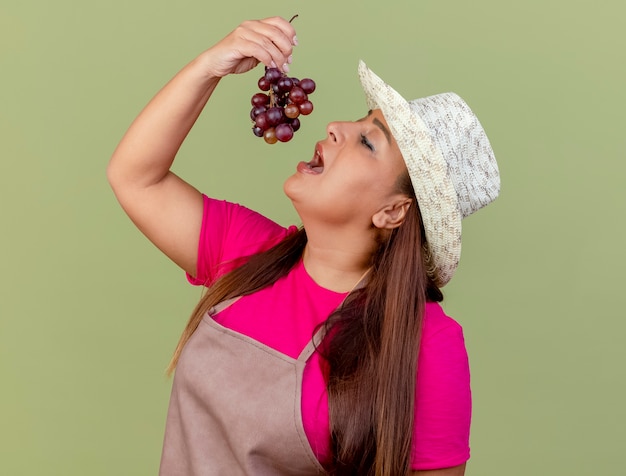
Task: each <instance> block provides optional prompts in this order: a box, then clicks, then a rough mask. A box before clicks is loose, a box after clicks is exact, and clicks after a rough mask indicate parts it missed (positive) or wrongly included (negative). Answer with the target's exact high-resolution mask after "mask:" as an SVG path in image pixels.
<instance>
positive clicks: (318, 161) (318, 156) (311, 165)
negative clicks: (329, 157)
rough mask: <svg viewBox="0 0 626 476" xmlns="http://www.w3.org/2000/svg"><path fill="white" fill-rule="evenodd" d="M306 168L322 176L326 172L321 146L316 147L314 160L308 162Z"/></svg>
mask: <svg viewBox="0 0 626 476" xmlns="http://www.w3.org/2000/svg"><path fill="white" fill-rule="evenodd" d="M306 166H307V168H308V169H310V170H311V171H312V172H314V173H316V174H321V173H322V172H323V171H324V156H323V155H322V149H321V147H320V146H319V145H318V146H316V147H315V154H313V158H312V159H311V161H310V162H307V164H306Z"/></svg>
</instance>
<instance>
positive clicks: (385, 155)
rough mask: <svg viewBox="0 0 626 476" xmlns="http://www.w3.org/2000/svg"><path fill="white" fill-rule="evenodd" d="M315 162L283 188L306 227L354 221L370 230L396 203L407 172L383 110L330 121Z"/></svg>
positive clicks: (304, 164) (304, 165) (305, 164)
mask: <svg viewBox="0 0 626 476" xmlns="http://www.w3.org/2000/svg"><path fill="white" fill-rule="evenodd" d="M326 131H327V136H326V138H325V139H324V140H322V141H320V142H318V143H317V144H316V147H315V152H314V154H313V158H312V159H311V160H310V161H309V162H300V163H299V164H298V166H297V169H296V173H295V174H294V175H292V176H291V177H289V178H288V179H287V180H286V181H285V184H284V190H285V193H286V194H287V196H288V197H289V198H290V199H291V201H292V202H293V204H294V206H295V208H296V210H297V211H298V213H299V215H300V217H301V218H302V220H303V222H305V223H306V221H307V220H306V218H307V217H315V218H316V219H318V220H319V219H321V220H323V221H325V222H326V223H337V224H344V225H345V224H347V223H349V222H355V220H356V222H355V223H358V224H362V225H363V226H368V227H369V226H371V224H372V217H373V215H374V214H375V213H376V212H378V211H379V210H381V209H382V208H384V207H385V206H388V205H389V203H390V202H391V201H393V200H397V198H398V196H399V194H398V191H397V185H396V183H397V179H398V177H399V176H400V174H401V173H403V171H405V170H406V166H405V164H404V160H403V159H402V155H401V153H400V149H399V148H398V145H397V143H396V141H395V139H394V138H393V136H392V135H391V132H390V130H389V128H388V126H387V123H386V121H385V118H384V117H383V115H382V113H381V111H380V110H379V109H376V110H374V111H370V112H369V113H368V115H367V116H366V117H364V118H362V119H359V120H357V121H354V122H331V123H330V124H329V125H328V126H327V128H326Z"/></svg>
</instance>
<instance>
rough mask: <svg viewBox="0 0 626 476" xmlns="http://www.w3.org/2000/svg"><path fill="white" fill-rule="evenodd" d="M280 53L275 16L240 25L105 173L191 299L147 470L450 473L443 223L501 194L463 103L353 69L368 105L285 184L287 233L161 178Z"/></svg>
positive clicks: (464, 451)
mask: <svg viewBox="0 0 626 476" xmlns="http://www.w3.org/2000/svg"><path fill="white" fill-rule="evenodd" d="M296 44H297V40H296V37H295V31H294V29H293V26H292V25H291V24H290V23H289V22H287V21H285V20H284V19H282V18H278V17H275V18H268V19H264V20H259V21H247V22H244V23H242V24H241V25H240V26H238V27H237V28H236V29H235V30H233V31H232V32H231V33H230V34H228V35H227V36H226V37H225V38H224V39H223V40H221V41H220V42H218V43H217V44H216V45H214V46H213V47H211V48H209V49H208V50H206V51H205V52H203V53H202V54H200V55H199V56H198V57H197V58H196V59H194V60H193V61H192V62H191V63H189V64H188V65H187V66H185V67H184V68H183V69H182V70H181V71H180V72H179V73H178V74H177V75H176V76H175V77H174V78H173V79H172V80H171V81H170V82H169V83H168V84H167V85H166V86H165V87H164V88H163V89H162V90H161V91H160V92H159V93H158V94H157V95H156V96H155V97H154V98H153V99H152V100H151V101H150V103H149V104H148V105H147V106H146V108H145V109H144V110H143V111H142V112H141V114H140V115H139V116H138V117H137V118H136V120H135V121H134V122H133V124H132V125H131V127H130V128H129V130H128V132H127V133H126V135H125V136H124V138H123V139H122V141H121V142H120V144H119V146H118V147H117V149H116V151H115V153H114V155H113V157H112V159H111V162H110V165H109V168H108V177H109V181H110V183H111V185H112V187H113V189H114V192H115V194H116V196H117V198H118V200H119V201H120V203H121V205H122V207H123V208H124V210H125V211H126V213H127V214H128V215H129V216H130V218H131V219H132V221H133V222H134V223H135V224H136V225H137V227H138V228H139V229H140V230H141V231H142V232H143V233H144V234H145V235H146V236H147V237H148V238H149V239H150V240H151V241H152V242H153V243H154V244H155V245H156V246H157V247H158V248H160V249H161V250H162V251H163V252H164V253H165V254H166V255H167V256H169V257H170V258H171V259H172V260H173V261H174V262H175V263H177V264H178V265H179V266H180V267H181V268H182V269H183V270H185V271H186V272H187V275H188V279H189V280H190V281H191V282H192V283H193V284H197V285H204V286H206V287H207V292H206V294H205V295H204V296H203V298H202V299H201V301H200V303H199V304H198V306H197V307H196V309H195V310H194V312H193V313H192V316H191V318H190V321H189V323H188V325H187V328H186V329H185V331H184V332H183V335H182V337H181V339H180V342H179V345H178V348H177V349H176V352H175V354H174V357H173V360H172V364H171V369H173V368H174V367H175V368H176V373H175V377H174V382H173V388H172V396H171V400H170V407H169V411H168V417H167V426H166V434H165V440H164V445H163V454H162V458H161V469H160V474H161V475H163V476H170V475H181V476H182V475H185V476H191V475H235V476H237V475H315V474H333V475H377V476H382V475H386V476H406V475H411V474H414V475H430V476H435V475H437V476H459V475H463V474H464V471H465V464H466V461H467V460H468V459H469V428H470V414H471V396H470V382H469V367H468V359H467V353H466V350H465V344H464V340H463V333H462V329H461V327H460V326H459V324H458V323H456V322H455V321H454V320H453V319H452V318H450V317H448V316H447V315H446V314H445V313H444V312H443V310H442V308H441V306H440V304H439V302H440V301H441V300H442V299H443V297H442V293H441V291H440V288H441V287H442V286H444V285H445V284H446V283H447V282H448V281H449V280H450V278H451V277H452V275H453V274H454V271H455V269H456V267H457V264H458V260H459V255H460V237H461V218H462V217H465V216H467V215H469V214H470V213H472V212H474V211H476V210H477V209H479V208H481V207H482V206H484V205H486V204H488V203H489V202H491V201H492V200H493V199H494V198H495V197H496V196H497V195H498V192H499V184H500V182H499V175H498V169H497V165H496V162H495V159H494V157H493V152H492V150H491V146H490V145H489V141H488V140H487V137H486V135H485V133H484V130H483V128H482V127H481V126H480V124H479V122H478V120H477V118H476V116H475V115H474V114H473V113H472V111H471V110H470V109H469V107H468V106H467V104H466V103H465V102H464V101H463V100H462V99H461V98H459V97H458V96H456V95H455V94H452V93H446V94H440V95H436V96H431V97H428V98H422V99H418V100H415V101H411V102H407V101H405V100H404V99H403V98H402V97H401V96H400V95H399V94H398V93H397V92H396V91H394V90H393V89H392V88H391V87H390V86H388V85H387V84H385V83H384V82H383V81H382V80H380V78H378V77H377V76H376V75H375V74H374V73H373V72H372V71H371V70H369V69H368V68H367V67H366V66H365V64H363V63H361V64H360V65H359V76H360V79H361V84H362V87H363V90H364V92H365V95H366V98H367V102H368V108H369V109H370V111H369V112H368V113H367V114H366V115H365V116H364V117H362V118H361V119H359V120H357V121H354V122H331V123H330V124H329V125H328V127H327V130H326V137H325V138H324V139H323V140H321V141H320V142H318V143H317V144H316V146H315V148H314V151H312V153H311V155H312V158H310V159H308V160H306V161H301V162H300V163H299V164H298V166H297V167H296V171H295V173H294V174H293V175H292V176H291V177H289V178H288V179H287V180H286V181H285V184H284V191H285V193H286V194H287V196H288V197H289V198H290V199H291V201H292V203H293V205H294V207H295V209H296V211H297V212H298V215H299V217H300V219H301V221H302V227H299V228H298V227H296V226H291V227H286V228H285V227H283V226H281V225H278V224H277V223H274V222H273V221H271V220H269V219H268V218H266V217H264V216H262V215H260V214H258V213H256V212H254V211H252V210H250V209H248V208H246V207H244V206H241V205H238V204H234V203H228V202H225V201H221V200H217V199H210V198H208V197H207V196H206V195H204V194H202V193H201V192H199V191H198V190H197V189H196V188H194V187H193V186H192V185H190V184H189V183H187V182H185V181H183V180H182V179H181V178H179V177H177V176H176V175H175V174H174V173H172V171H171V170H170V168H171V166H172V163H173V161H174V157H175V156H176V154H177V151H178V150H179V148H180V146H181V144H182V143H183V141H184V139H185V137H186V136H187V134H188V132H189V131H190V130H191V128H192V126H193V124H194V122H195V121H196V119H197V118H198V116H199V114H200V113H201V111H202V110H203V109H204V107H205V105H206V104H207V101H208V100H209V98H210V97H211V95H212V94H213V92H214V90H215V88H216V86H217V85H218V83H219V82H220V80H221V78H223V77H225V76H227V75H230V74H235V73H244V72H246V71H249V70H250V69H252V68H253V67H255V66H256V65H257V64H258V63H263V64H264V65H266V66H275V65H279V66H280V69H282V70H283V71H288V69H289V64H290V63H291V59H292V51H293V47H294V46H295V45H296ZM229 153H231V154H237V153H238V152H237V150H236V147H233V148H232V149H231V150H230V151H229ZM268 153H271V151H268ZM220 154H222V155H223V152H221V153H220ZM226 159H227V157H223V156H219V157H215V160H220V161H221V160H226ZM233 179H236V177H234V178H233Z"/></svg>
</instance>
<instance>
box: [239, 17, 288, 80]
mask: <svg viewBox="0 0 626 476" xmlns="http://www.w3.org/2000/svg"><path fill="white" fill-rule="evenodd" d="M239 29H240V31H239V35H241V38H242V39H244V40H245V41H247V42H248V43H249V44H248V45H247V46H248V48H249V49H250V51H248V54H249V55H250V56H254V57H255V58H257V59H258V60H259V61H261V62H262V63H264V64H265V65H266V66H268V67H278V68H279V69H281V70H283V71H288V70H289V63H291V55H292V52H293V47H294V45H295V44H296V43H297V39H296V31H295V29H294V28H293V26H292V25H291V24H290V23H289V22H288V21H286V20H285V19H284V18H281V17H272V18H266V19H264V20H252V21H246V22H244V23H242V24H241V25H240V27H239Z"/></svg>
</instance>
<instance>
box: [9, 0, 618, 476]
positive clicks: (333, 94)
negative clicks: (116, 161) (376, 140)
mask: <svg viewBox="0 0 626 476" xmlns="http://www.w3.org/2000/svg"><path fill="white" fill-rule="evenodd" d="M294 13H299V14H300V17H299V18H298V19H297V20H295V22H294V25H295V27H296V28H297V31H298V38H299V40H300V46H298V47H297V48H296V51H295V53H294V63H293V67H292V70H291V71H292V73H293V74H294V75H297V76H299V77H305V76H309V77H312V78H314V79H315V80H316V81H317V84H318V90H317V91H316V92H315V94H314V95H313V97H312V99H313V102H314V104H315V107H316V109H315V111H314V112H313V114H312V115H311V116H309V117H307V118H305V120H303V126H302V129H301V130H300V131H299V132H298V133H297V135H296V137H295V139H294V140H293V141H292V142H290V143H288V144H277V145H274V146H269V145H266V144H265V143H264V142H263V141H262V140H260V139H257V138H256V137H254V136H253V135H252V133H251V132H250V123H249V119H248V112H249V109H250V105H249V98H250V96H251V95H252V94H253V93H254V92H256V80H257V78H258V77H259V76H260V74H261V69H260V68H259V69H257V70H255V71H253V72H251V73H250V74H247V75H243V76H238V77H231V78H228V79H227V80H224V81H223V82H222V84H221V85H220V86H219V88H218V90H217V92H216V95H215V96H214V98H213V100H212V103H211V107H210V108H209V110H207V111H205V114H204V115H203V116H202V118H201V119H200V120H199V122H198V123H197V125H196V127H195V129H194V130H193V131H192V133H191V135H190V137H189V139H188V141H187V142H186V143H185V144H184V146H183V148H182V150H181V152H180V154H179V158H178V161H177V163H176V164H175V170H176V172H178V173H179V174H181V175H182V176H183V177H186V178H187V179H188V180H189V181H191V182H192V183H193V184H194V185H195V186H197V187H198V188H200V189H202V190H203V191H205V192H207V193H209V194H211V195H213V196H216V197H220V198H225V199H229V200H234V201H238V202H240V203H243V204H245V205H248V206H250V207H252V208H256V209H258V210H259V211H261V212H263V213H266V214H268V215H269V216H271V217H272V218H274V219H276V220H277V221H279V222H281V223H283V224H290V223H293V222H297V216H296V215H295V213H294V212H293V211H292V209H291V206H290V204H289V202H288V201H287V200H286V198H284V196H283V193H282V182H283V180H284V178H285V177H287V176H288V175H289V174H291V173H292V172H293V171H294V169H295V164H296V163H297V161H299V160H303V159H304V160H308V159H309V158H310V157H311V156H312V151H313V144H314V142H315V141H316V140H319V139H321V138H323V136H324V133H325V132H324V127H325V125H326V123H327V122H329V121H331V120H336V119H342V120H343V119H354V118H357V117H360V116H361V115H362V114H363V113H364V112H365V105H364V102H363V97H362V93H361V91H360V90H359V85H358V80H357V76H356V65H357V62H358V59H359V58H362V59H364V60H365V61H366V62H367V63H368V65H369V66H370V67H371V68H372V69H374V71H375V72H377V73H378V74H379V75H380V76H382V77H383V78H385V79H386V80H387V81H388V82H389V83H391V84H392V85H393V86H394V87H395V88H396V89H397V90H399V91H400V92H401V93H403V94H404V95H405V96H406V97H408V98H415V97H419V96H426V95H430V94H434V93H438V92H443V91H448V90H453V91H455V92H457V93H459V94H460V95H461V96H463V97H464V98H465V99H466V100H467V101H468V103H469V104H470V105H471V106H472V107H473V109H474V110H475V111H476V112H477V114H478V115H479V117H480V118H481V121H482V123H483V125H484V126H485V128H486V130H487V131H488V133H489V136H490V138H491V141H492V145H493V146H494V149H495V151H496V156H497V158H498V161H499V164H500V169H501V174H502V193H501V197H500V198H499V199H498V200H497V201H496V202H495V203H494V204H493V205H491V206H489V207H488V208H486V209H484V210H481V211H479V212H478V213H477V214H476V215H473V216H472V217H470V218H468V219H467V220H466V221H465V222H464V248H463V256H462V260H461V266H460V268H459V270H458V273H457V275H456V276H455V279H454V280H453V281H452V283H451V284H450V285H449V286H447V287H446V288H445V291H446V302H445V308H446V310H447V311H448V312H449V313H450V314H451V315H453V316H454V317H455V318H456V319H457V320H458V321H459V322H460V323H461V324H462V325H463V326H464V329H465V334H466V340H467V346H468V350H469V354H470V359H471V365H472V377H473V394H474V419H473V426H472V459H471V461H470V464H469V465H468V470H467V474H468V475H469V476H501V475H508V476H518V475H519V476H522V475H524V476H527V475H544V474H545V475H569V476H579V475H621V474H624V469H623V448H624V443H625V442H626V410H625V406H624V402H625V401H626V383H625V381H624V380H625V377H626V375H625V371H624V367H625V365H624V364H625V363H626V346H625V345H624V342H623V340H624V339H623V335H624V333H625V332H626V322H625V320H624V317H625V316H624V292H623V289H622V288H623V283H624V278H623V274H622V273H623V267H624V264H626V253H625V252H624V243H625V240H626V236H625V235H626V228H625V226H624V222H623V216H624V214H623V212H624V204H625V202H626V187H624V176H625V172H626V165H624V159H626V157H625V152H624V151H625V150H626V139H625V137H626V134H625V133H624V130H625V129H626V119H625V118H626V114H625V112H624V107H625V106H626V101H625V100H626V93H625V91H624V84H625V82H626V61H625V59H626V58H625V53H624V47H625V46H626V45H625V34H624V29H623V18H624V14H625V13H626V7H624V3H623V2H622V1H618V0H610V1H606V2H581V1H576V0H574V1H571V0H570V1H565V0H530V1H526V2H502V1H496V0H477V1H472V2H461V1H457V2H452V1H442V0H437V1H435V0H428V1H420V0H411V1H393V0H387V1H380V0H378V1H372V0H367V1H342V2H331V1H317V2H316V1H308V2H299V1H295V0H292V1H289V2H287V1H282V0H280V1H279V0H274V1H272V2H258V1H254V2H251V1H238V2H237V1H235V2H206V1H205V2H192V1H188V0H182V1H179V2H166V1H162V0H152V1H147V0H141V1H132V0H131V1H121V0H109V1H107V2H89V1H78V0H74V1H70V0H57V1H56V2H44V1H42V0H39V1H21V0H20V1H17V0H3V1H2V3H1V4H0V81H1V83H0V84H1V88H0V211H1V215H0V226H1V227H2V231H1V233H0V266H1V273H0V293H1V295H0V379H1V380H0V381H1V384H0V385H1V389H0V474H3V475H12V476H13V475H15V476H17V475H29V476H30V475H55V476H56V475H59V476H71V475H91V476H98V475H150V474H155V473H156V472H157V468H158V463H159V457H160V449H161V442H162V436H163V426H164V419H165V413H166V408H167V402H168V397H169V389H170V384H171V382H170V380H168V379H167V378H166V377H165V376H164V369H165V367H166V365H167V362H168V359H169V356H170V353H171V351H172V349H173V347H174V345H175V343H176V341H177V339H178V335H179V332H180V331H181V329H182V327H183V325H184V323H185V321H186V319H187V316H188V314H189V312H190V311H191V309H192V307H193V305H194V304H195V302H196V301H197V299H198V298H199V297H200V289H198V288H195V287H192V286H189V285H188V284H187V283H186V281H185V278H184V275H183V274H182V273H181V272H180V271H179V270H178V269H177V268H176V267H175V266H174V265H173V264H172V263H170V262H169V261H168V260H167V259H166V258H165V257H163V256H162V255H161V254H160V253H159V252H158V251H157V250H156V249H155V248H154V247H153V246H152V245H151V244H150V243H149V242H147V240H145V238H143V237H142V236H141V235H140V233H139V232H138V231H137V230H136V229H135V228H134V227H133V226H132V224H131V223H130V221H129V220H128V218H127V217H126V216H125V215H124V214H123V212H122V210H121V209H120V208H119V206H118V205H117V203H116V201H115V198H114V196H113V194H112V193H111V191H110V189H109V187H108V184H107V182H106V178H105V168H106V164H107V161H108V159H109V157H110V155H111V153H112V151H113V149H114V147H115V145H116V144H117V142H118V141H119V139H120V138H121V136H122V134H123V133H124V131H125V129H126V128H127V126H128V125H129V123H130V122H131V120H132V119H133V118H134V117H135V115H136V114H137V113H138V112H139V111H140V109H141V108H142V107H143V105H144V104H145V103H146V102H147V101H148V100H149V99H150V97H151V96H152V95H153V94H154V93H155V92H156V91H157V90H158V88H160V87H161V86H162V85H163V84H164V83H165V82H166V81H167V80H168V79H169V78H170V77H171V76H172V75H173V74H175V72H176V71H177V70H178V69H179V68H180V67H182V66H183V65H184V64H185V63H186V62H187V61H189V60H191V59H192V58H193V57H194V56H195V55H196V54H197V53H199V52H200V51H202V50H203V49H204V48H207V47H209V46H210V45H211V44H213V43H214V42H216V41H218V40H219V39H220V38H222V37H223V36H224V35H226V34H227V33H228V32H229V31H230V30H232V28H234V27H235V26H236V25H237V24H238V23H239V22H240V21H241V20H244V19H247V18H259V17H265V16H270V15H282V16H285V17H290V16H291V15H292V14H294Z"/></svg>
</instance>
